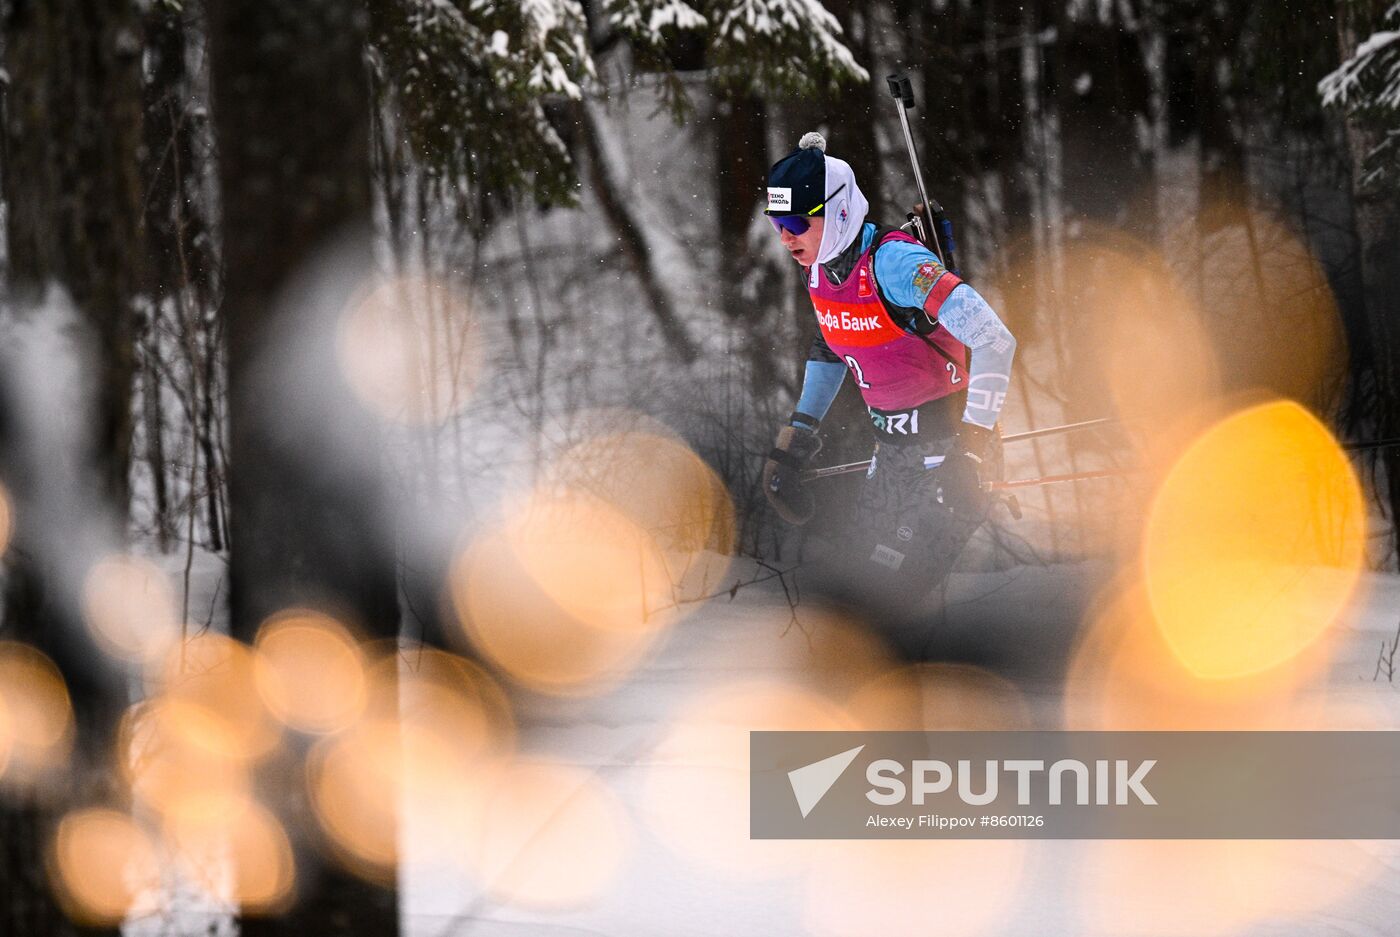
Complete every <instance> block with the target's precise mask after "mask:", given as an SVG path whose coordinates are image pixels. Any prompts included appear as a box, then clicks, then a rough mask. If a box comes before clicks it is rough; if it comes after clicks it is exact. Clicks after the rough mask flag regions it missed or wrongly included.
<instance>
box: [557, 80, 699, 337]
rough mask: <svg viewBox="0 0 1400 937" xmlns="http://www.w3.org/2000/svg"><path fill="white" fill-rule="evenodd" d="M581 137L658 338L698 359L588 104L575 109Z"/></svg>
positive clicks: (605, 210) (598, 192)
mask: <svg viewBox="0 0 1400 937" xmlns="http://www.w3.org/2000/svg"><path fill="white" fill-rule="evenodd" d="M576 113H577V114H578V116H579V124H580V126H579V130H580V134H579V135H580V137H581V138H582V141H583V146H584V151H585V152H586V153H587V154H588V160H587V162H588V177H589V181H590V183H591V184H592V186H593V192H594V195H596V196H597V198H598V201H599V202H600V203H601V204H602V208H603V216H604V218H606V219H607V222H608V225H609V226H610V227H611V228H612V229H613V233H614V234H616V235H617V240H618V243H619V244H620V245H621V247H622V253H623V256H624V257H625V258H626V260H627V264H628V266H629V267H631V268H632V272H633V273H634V274H635V275H636V277H637V280H638V281H639V282H640V284H641V287H642V294H643V295H644V296H646V299H647V305H648V306H649V307H650V309H651V314H652V317H653V318H654V319H655V320H656V324H657V325H658V326H659V327H660V329H661V337H662V338H663V339H664V340H665V341H666V344H667V345H668V346H669V347H670V349H671V350H672V351H673V352H675V354H676V355H677V357H679V358H680V359H681V360H682V361H684V362H686V363H690V362H692V361H694V360H695V359H696V358H698V357H699V356H700V350H699V348H698V347H697V346H696V344H695V340H694V339H692V338H691V337H690V333H689V332H688V331H687V330H686V327H685V323H684V322H683V321H682V320H681V317H680V316H679V315H678V314H677V312H676V308H675V304H674V303H672V302H671V297H670V296H669V295H668V294H667V293H666V288H665V286H664V285H663V283H662V277H661V274H660V272H659V271H658V270H657V269H656V264H655V262H654V261H653V260H652V257H651V252H650V250H649V249H648V248H647V242H646V237H645V236H644V235H643V233H642V221H641V219H639V218H638V217H637V215H636V213H635V212H633V211H632V209H631V208H629V207H628V204H627V197H626V195H625V194H624V193H623V192H622V189H621V185H620V184H619V182H618V181H617V179H616V178H615V177H614V176H613V172H612V167H611V164H610V162H609V160H608V154H607V153H606V152H605V150H604V146H603V138H602V128H601V127H600V126H599V124H598V118H597V116H596V115H595V114H594V113H593V111H592V109H591V107H590V105H589V104H588V102H587V101H584V102H582V103H580V104H578V105H577V111H576Z"/></svg>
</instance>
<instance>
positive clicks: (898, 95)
mask: <svg viewBox="0 0 1400 937" xmlns="http://www.w3.org/2000/svg"><path fill="white" fill-rule="evenodd" d="M885 82H886V83H887V84H888V85H889V89H890V96H891V97H892V98H894V99H895V101H896V102H897V104H898V106H896V108H895V110H897V111H898V112H899V126H900V127H901V128H902V129H903V130H904V145H905V146H907V147H908V148H909V161H910V163H912V164H913V166H914V182H915V184H916V185H918V187H919V198H920V199H922V202H921V203H920V205H919V208H920V211H921V212H923V217H920V218H916V217H915V216H914V215H913V214H912V213H911V214H910V216H909V217H910V219H911V220H913V221H914V222H915V225H916V226H917V229H918V230H917V233H918V234H920V235H922V234H923V229H924V226H925V225H927V227H928V235H929V238H931V239H932V241H933V244H932V245H931V246H932V247H933V250H934V252H935V253H937V254H938V259H939V260H941V261H942V262H943V266H945V267H947V268H948V269H949V270H951V271H953V273H954V274H956V275H959V276H961V275H962V274H961V271H960V270H958V261H957V258H956V257H955V256H954V245H953V224H952V222H950V221H949V220H948V213H947V212H945V211H944V210H943V206H942V205H940V204H939V203H938V202H936V201H934V200H933V199H931V198H929V197H928V190H927V189H926V188H924V174H923V170H921V169H920V168H919V152H918V150H917V149H915V147H914V134H913V133H912V132H911V131H910V130H909V115H908V114H906V113H905V111H907V110H910V109H912V108H913V107H914V86H913V85H912V84H910V82H909V75H908V73H907V72H898V73H896V74H894V75H890V76H889V77H887V78H886V79H885ZM940 229H941V231H942V234H943V239H942V243H941V242H940V240H939V237H938V235H939V231H940ZM929 238H925V237H922V236H921V237H920V238H919V240H921V241H924V242H925V243H928V240H929ZM945 246H946V250H945V249H944V248H945Z"/></svg>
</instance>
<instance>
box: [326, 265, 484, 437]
mask: <svg viewBox="0 0 1400 937" xmlns="http://www.w3.org/2000/svg"><path fill="white" fill-rule="evenodd" d="M478 331H479V330H478V327H477V325H476V322H475V317H474V316H473V314H472V312H471V309H470V307H469V305H468V303H467V300H466V297H465V295H464V294H463V292H462V291H460V290H458V289H456V288H454V287H453V286H452V285H451V284H449V283H448V282H446V281H445V280H443V279H440V278H434V277H396V278H390V279H375V280H374V281H373V282H371V283H370V284H369V285H368V286H366V287H365V288H364V289H362V290H361V291H360V292H359V293H358V294H357V296H356V298H355V299H354V301H353V302H352V303H351V305H350V307H349V308H348V309H347V310H346V313H345V315H344V316H343V317H342V318H341V320H340V323H339V327H338V330H337V334H336V352H337V357H338V359H339V361H340V366H341V373H342V374H344V376H345V379H346V381H347V382H348V383H349V385H350V387H351V389H352V390H353V391H354V393H355V395H356V397H358V398H359V400H360V402H361V403H363V404H364V405H365V406H366V407H368V408H369V409H370V410H371V411H373V412H374V413H376V414H377V415H378V416H380V417H381V418H382V419H385V420H390V421H393V422H399V423H406V424H409V425H415V426H421V425H436V424H441V423H443V422H444V421H446V420H447V419H448V418H450V417H451V416H453V415H454V414H456V413H458V412H459V411H460V410H461V409H462V407H463V406H465V404H466V402H467V400H468V399H470V397H471V393H472V390H473V389H474V387H475V384H476V381H477V377H478V375H479V373H480V371H481V361H480V356H481V348H480V336H479V334H478Z"/></svg>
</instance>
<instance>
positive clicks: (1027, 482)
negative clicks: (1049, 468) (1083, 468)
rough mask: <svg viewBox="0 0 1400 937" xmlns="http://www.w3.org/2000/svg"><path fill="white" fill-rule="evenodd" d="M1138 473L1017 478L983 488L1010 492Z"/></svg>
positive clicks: (1110, 471)
mask: <svg viewBox="0 0 1400 937" xmlns="http://www.w3.org/2000/svg"><path fill="white" fill-rule="evenodd" d="M1140 471H1142V469H1103V470H1101V471H1097V472H1074V473H1073V474H1070V475H1042V476H1041V477H1040V478H1017V479H1013V480H1012V481H1008V482H992V483H991V484H989V485H985V486H984V487H985V488H987V489H988V490H989V491H1010V490H1012V489H1015V488H1038V487H1039V486H1041V485H1058V484H1060V483H1061V482H1082V481H1091V480H1093V479H1096V478H1118V477H1120V476H1123V475H1131V474H1133V473H1134V472H1140Z"/></svg>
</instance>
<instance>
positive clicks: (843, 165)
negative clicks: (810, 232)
mask: <svg viewBox="0 0 1400 937" xmlns="http://www.w3.org/2000/svg"><path fill="white" fill-rule="evenodd" d="M812 147H816V148H817V149H819V150H821V151H822V158H823V160H824V161H825V162H826V195H827V201H826V208H825V209H823V211H822V217H824V218H825V219H826V228H825V229H824V230H823V232H822V243H821V247H820V248H818V250H817V263H819V264H825V263H830V262H831V261H833V260H835V259H836V258H837V257H839V256H840V255H841V252H842V251H844V250H845V249H846V248H848V247H850V246H851V242H852V241H854V240H855V239H856V238H857V237H859V236H860V229H861V227H862V226H863V225H864V224H865V215H866V213H867V212H868V211H870V203H869V202H867V201H866V200H865V194H864V193H862V192H861V190H860V186H858V185H856V174H855V171H854V170H852V169H851V164H850V163H848V162H846V161H845V160H844V159H837V158H836V157H834V156H827V155H826V139H825V138H824V137H823V136H822V135H821V134H819V133H808V134H804V135H803V137H802V139H801V140H800V141H798V144H797V148H798V149H800V150H806V149H811V148H812ZM833 192H834V193H835V195H833V194H832V193H833Z"/></svg>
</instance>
